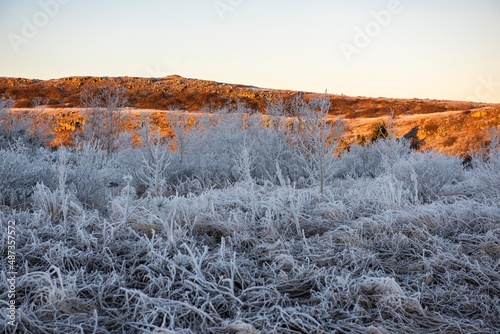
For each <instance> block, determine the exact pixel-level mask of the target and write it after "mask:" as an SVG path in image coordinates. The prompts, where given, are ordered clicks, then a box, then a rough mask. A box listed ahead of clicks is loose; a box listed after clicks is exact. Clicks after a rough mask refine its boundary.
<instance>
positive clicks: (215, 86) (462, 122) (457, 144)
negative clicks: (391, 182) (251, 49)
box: [0, 75, 500, 155]
mask: <svg viewBox="0 0 500 334" xmlns="http://www.w3.org/2000/svg"><path fill="white" fill-rule="evenodd" d="M106 82H111V83H112V84H116V85H119V86H122V87H125V88H126V90H127V91H126V98H127V100H128V106H129V107H131V108H134V109H142V110H144V109H152V110H172V109H179V110H187V111H190V112H195V111H203V110H216V109H219V108H222V107H229V108H232V107H234V106H236V105H237V104H243V105H245V106H246V107H247V108H249V109H250V110H251V111H259V112H265V108H266V105H267V103H268V102H269V101H277V100H279V99H283V100H285V101H287V100H290V99H291V98H293V97H294V96H296V95H297V94H302V95H303V96H304V97H305V98H306V99H307V98H311V97H316V96H319V95H320V94H316V93H310V92H298V91H290V90H273V89H265V88H258V87H254V86H245V85H238V84H227V83H220V82H215V81H206V80H198V79H188V78H183V77H180V76H178V75H172V76H167V77H164V78H137V77H116V78H107V77H68V78H61V79H53V80H36V79H24V78H0V96H2V95H4V96H6V97H10V98H13V99H14V100H15V101H16V105H15V107H17V108H29V107H30V106H31V103H32V101H33V99H34V98H36V97H40V98H42V99H48V107H50V108H56V109H55V110H56V112H55V113H56V114H57V113H60V114H61V112H60V110H59V108H77V107H79V106H80V92H81V91H82V89H84V88H85V87H87V86H92V87H97V86H99V85H102V84H104V83H106ZM328 97H329V98H330V101H331V109H330V114H331V115H332V117H333V116H339V117H341V118H342V119H344V120H345V121H346V124H347V129H346V130H347V131H346V142H348V143H351V142H355V141H359V140H360V138H363V137H364V138H366V139H369V137H370V136H371V132H372V131H373V128H374V127H376V126H377V124H379V123H380V122H386V123H388V122H391V120H389V115H391V113H393V114H394V117H395V118H394V120H393V121H392V122H393V124H394V126H395V129H396V134H397V135H398V136H401V135H403V134H404V133H407V132H408V131H410V130H411V129H412V128H414V127H415V126H418V127H419V128H418V133H417V137H418V139H419V140H421V141H422V146H421V147H422V148H423V149H430V148H435V149H437V150H439V151H442V152H446V153H451V154H459V155H460V154H461V155H463V154H466V153H468V151H469V149H474V150H477V149H479V147H480V146H481V144H482V143H483V142H484V141H485V138H486V137H485V131H486V130H487V129H488V128H491V127H492V126H500V105H494V104H485V103H474V102H459V101H442V100H423V99H392V98H369V97H348V96H344V95H328ZM66 115H67V113H66ZM61 122H63V121H61ZM68 122H70V120H64V123H68Z"/></svg>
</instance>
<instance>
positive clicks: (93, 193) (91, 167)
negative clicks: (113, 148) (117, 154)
mask: <svg viewBox="0 0 500 334" xmlns="http://www.w3.org/2000/svg"><path fill="white" fill-rule="evenodd" d="M68 160H69V165H68V168H69V170H68V176H67V183H68V185H69V189H70V191H73V192H74V194H75V195H76V197H77V198H78V200H79V201H80V202H81V203H82V204H85V205H87V206H89V207H94V208H104V207H105V206H106V191H107V188H108V186H109V185H110V184H111V183H117V182H120V181H121V178H122V174H121V170H120V166H118V165H117V161H116V160H114V158H113V157H111V156H108V155H107V154H106V152H105V151H104V150H102V149H100V148H99V144H97V143H96V142H86V143H83V146H82V147H81V148H78V149H75V150H73V151H72V152H71V154H70V155H69V157H68Z"/></svg>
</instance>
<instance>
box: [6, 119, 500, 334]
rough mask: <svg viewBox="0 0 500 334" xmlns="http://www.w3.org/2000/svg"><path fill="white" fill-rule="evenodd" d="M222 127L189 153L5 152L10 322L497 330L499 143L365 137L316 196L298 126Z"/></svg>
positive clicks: (18, 329)
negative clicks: (432, 145) (468, 157)
mask: <svg viewBox="0 0 500 334" xmlns="http://www.w3.org/2000/svg"><path fill="white" fill-rule="evenodd" d="M237 120H238V119H237ZM239 121H241V119H239ZM221 124H222V123H220V124H218V125H217V124H216V125H214V128H213V129H211V130H213V131H210V132H202V131H201V130H200V129H195V130H193V131H192V132H191V134H184V133H183V135H186V137H185V138H183V140H185V141H184V142H185V145H186V146H185V151H184V150H183V151H179V150H171V149H170V148H169V145H168V143H162V142H161V141H159V140H154V139H153V140H152V141H151V142H150V143H149V144H148V143H146V144H145V145H143V146H139V147H136V148H132V147H122V148H121V149H120V150H119V151H118V152H116V153H115V154H113V155H107V154H106V152H105V150H103V149H102V148H99V145H97V144H96V143H85V144H84V145H82V146H81V147H79V148H72V149H69V148H68V149H60V150H58V151H56V152H49V151H47V150H44V149H39V150H29V151H28V150H25V149H23V146H22V144H20V143H17V144H16V145H10V146H8V147H5V148H1V149H0V156H1V157H2V160H0V185H1V189H0V190H1V191H0V196H1V197H0V200H1V202H2V203H0V204H1V205H2V206H1V207H0V211H1V212H0V219H1V222H2V229H3V231H4V232H2V239H1V245H0V247H1V250H2V254H3V255H4V260H3V261H2V262H1V264H0V268H1V269H2V274H1V276H0V280H1V281H2V286H7V281H6V279H7V277H6V272H7V271H8V270H7V262H6V260H5V258H6V254H7V238H6V233H5V231H7V221H9V220H14V221H16V233H17V251H16V252H17V259H16V262H17V265H18V268H17V269H18V275H17V282H16V289H17V299H16V301H17V323H16V326H15V327H11V326H7V325H6V323H5V322H2V324H1V325H0V326H1V327H2V328H0V331H2V332H12V333H495V332H497V331H498V328H500V307H499V305H500V193H499V190H498V189H499V188H498V186H499V184H500V180H499V174H498V170H500V160H499V159H498V156H499V154H498V151H497V148H496V147H495V145H492V146H491V151H490V152H489V153H488V154H489V160H487V161H484V160H483V157H481V158H479V157H477V158H475V159H474V160H473V161H474V166H473V168H472V169H464V168H463V166H462V164H461V161H460V159H458V158H455V157H446V156H442V155H438V154H436V153H432V152H424V153H420V152H415V151H411V150H409V149H408V148H407V146H406V144H405V143H402V142H397V141H395V140H385V141H379V142H376V143H374V144H372V145H370V146H368V147H360V148H353V149H351V151H350V152H349V153H345V154H344V155H342V156H341V157H339V158H338V159H332V161H330V162H329V165H328V168H326V169H325V170H328V172H329V173H331V174H329V175H327V177H326V178H325V179H324V180H325V184H324V190H323V192H322V193H321V192H320V191H319V189H320V188H319V182H317V181H318V180H315V179H314V178H313V177H312V176H311V175H312V174H311V173H308V172H307V171H308V170H310V169H311V168H314V166H312V167H311V166H303V165H301V161H303V160H301V159H297V154H299V153H298V152H299V150H298V149H297V146H296V145H295V146H294V144H293V138H292V139H290V134H289V133H286V132H280V130H276V129H274V130H273V129H265V128H262V127H258V125H253V124H250V123H249V124H247V125H248V126H246V127H244V128H243V129H242V127H241V126H240V125H241V124H238V123H237V122H232V123H230V124H229V125H227V124H226V125H224V127H222V128H220V127H219V126H221ZM204 126H205V127H208V126H209V125H207V124H205V125H204ZM157 139H158V138H157ZM271 143H272V145H271ZM277 145H281V146H280V147H281V149H280V150H277V149H276V147H277ZM225 148H227V149H225ZM306 167H307V168H306ZM14 170H15V171H16V172H14ZM7 301H8V298H7V291H6V290H5V289H0V304H1V308H0V317H1V318H2V319H7V309H6V306H7Z"/></svg>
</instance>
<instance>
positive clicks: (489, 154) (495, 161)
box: [469, 128, 500, 200]
mask: <svg viewBox="0 0 500 334" xmlns="http://www.w3.org/2000/svg"><path fill="white" fill-rule="evenodd" d="M488 137H489V142H490V143H489V147H488V150H487V151H486V152H484V153H483V156H480V155H479V154H478V155H476V156H474V157H473V172H472V173H469V174H472V178H473V182H472V184H473V185H474V186H475V187H476V196H477V197H478V198H479V199H480V200H481V197H483V200H484V199H499V198H500V129H499V128H492V129H490V130H489V133H488Z"/></svg>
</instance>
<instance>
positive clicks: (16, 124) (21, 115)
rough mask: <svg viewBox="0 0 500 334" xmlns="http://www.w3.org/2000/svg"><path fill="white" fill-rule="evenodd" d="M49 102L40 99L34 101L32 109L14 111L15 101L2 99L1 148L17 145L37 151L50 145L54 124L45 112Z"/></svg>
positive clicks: (0, 112) (0, 101)
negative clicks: (20, 144)
mask: <svg viewBox="0 0 500 334" xmlns="http://www.w3.org/2000/svg"><path fill="white" fill-rule="evenodd" d="M47 102H48V101H43V100H42V99H40V98H36V99H34V100H33V105H32V108H31V109H27V110H20V111H16V112H14V111H12V110H11V109H12V107H13V106H14V100H12V99H6V98H5V97H3V96H2V97H1V98H0V147H1V148H6V147H8V146H10V145H13V144H15V143H17V144H19V143H22V144H23V145H24V146H26V147H29V148H31V149H32V150H36V149H38V148H39V147H42V146H47V145H49V144H50V142H51V141H52V139H53V138H54V136H53V129H54V126H55V124H54V122H53V118H52V117H49V116H48V115H47V114H46V113H45V112H44V111H45V107H46V105H47Z"/></svg>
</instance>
